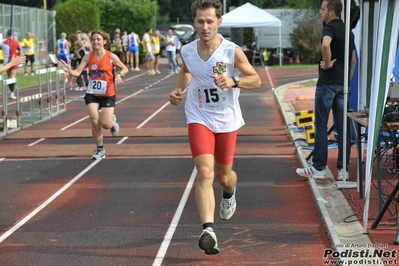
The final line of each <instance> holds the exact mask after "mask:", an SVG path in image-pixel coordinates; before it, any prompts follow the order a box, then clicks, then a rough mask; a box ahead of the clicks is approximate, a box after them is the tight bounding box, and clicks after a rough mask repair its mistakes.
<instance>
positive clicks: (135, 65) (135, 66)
mask: <svg viewBox="0 0 399 266" xmlns="http://www.w3.org/2000/svg"><path fill="white" fill-rule="evenodd" d="M140 43H141V41H140V38H139V36H138V35H137V34H136V33H134V32H133V31H132V33H130V34H129V36H128V46H129V62H130V67H131V70H132V71H140V68H139V64H140V62H139V46H140Z"/></svg>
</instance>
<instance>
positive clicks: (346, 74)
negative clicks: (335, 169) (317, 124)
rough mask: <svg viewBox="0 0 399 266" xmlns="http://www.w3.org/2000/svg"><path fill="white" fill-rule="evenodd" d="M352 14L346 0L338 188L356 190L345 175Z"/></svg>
mask: <svg viewBox="0 0 399 266" xmlns="http://www.w3.org/2000/svg"><path fill="white" fill-rule="evenodd" d="M350 13H351V1H350V0H346V8H345V56H344V112H343V122H344V124H343V133H342V138H343V139H342V146H343V147H342V167H343V168H342V169H344V178H343V181H338V182H337V187H338V188H356V187H357V183H356V182H346V178H345V175H346V174H347V169H346V159H347V156H346V152H347V147H346V145H347V134H348V132H347V126H348V117H347V112H348V85H349V42H350V26H351V25H350V24H351V23H350Z"/></svg>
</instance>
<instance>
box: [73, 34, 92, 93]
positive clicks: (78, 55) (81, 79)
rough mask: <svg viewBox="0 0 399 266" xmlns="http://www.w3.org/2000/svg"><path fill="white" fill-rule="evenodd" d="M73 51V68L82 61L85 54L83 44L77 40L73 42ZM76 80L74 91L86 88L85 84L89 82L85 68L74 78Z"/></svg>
mask: <svg viewBox="0 0 399 266" xmlns="http://www.w3.org/2000/svg"><path fill="white" fill-rule="evenodd" d="M74 53H75V68H77V67H78V66H79V65H80V63H81V62H82V58H83V57H84V56H85V55H86V54H87V52H86V50H85V46H84V45H83V43H82V42H81V41H79V40H78V41H76V42H75V43H74ZM76 82H77V83H78V87H76V88H75V90H76V91H84V90H86V86H87V84H89V81H88V78H87V68H85V69H83V70H82V73H81V74H80V75H79V76H78V77H77V78H76Z"/></svg>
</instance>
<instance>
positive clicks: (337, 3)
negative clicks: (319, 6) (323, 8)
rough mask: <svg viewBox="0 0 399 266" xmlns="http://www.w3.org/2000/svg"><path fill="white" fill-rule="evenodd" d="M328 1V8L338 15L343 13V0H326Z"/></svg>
mask: <svg viewBox="0 0 399 266" xmlns="http://www.w3.org/2000/svg"><path fill="white" fill-rule="evenodd" d="M324 1H327V9H328V10H329V11H330V10H334V12H335V15H336V16H337V17H341V13H342V1H341V0H324Z"/></svg>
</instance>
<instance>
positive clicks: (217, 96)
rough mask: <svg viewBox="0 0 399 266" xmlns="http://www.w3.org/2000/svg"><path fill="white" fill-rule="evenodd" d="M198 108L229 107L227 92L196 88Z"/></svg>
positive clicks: (216, 89)
mask: <svg viewBox="0 0 399 266" xmlns="http://www.w3.org/2000/svg"><path fill="white" fill-rule="evenodd" d="M197 94H198V107H199V108H224V107H226V106H228V105H229V101H228V97H227V90H221V89H219V88H205V89H202V88H197Z"/></svg>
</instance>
